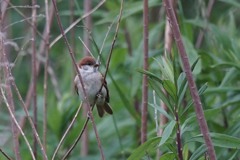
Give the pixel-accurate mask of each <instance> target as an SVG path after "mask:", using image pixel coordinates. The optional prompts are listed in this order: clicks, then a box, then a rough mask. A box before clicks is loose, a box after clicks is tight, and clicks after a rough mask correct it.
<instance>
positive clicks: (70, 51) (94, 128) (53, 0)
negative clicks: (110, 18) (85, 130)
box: [52, 0, 105, 160]
mask: <svg viewBox="0 0 240 160" xmlns="http://www.w3.org/2000/svg"><path fill="white" fill-rule="evenodd" d="M52 3H53V6H54V9H55V14H56V18H57V23H58V26H59V29H60V31H61V34H62V36H63V39H64V42H65V44H66V45H67V49H68V52H69V54H70V57H71V59H72V63H73V65H74V67H75V70H76V72H77V74H78V78H79V80H80V83H81V85H82V88H83V94H84V99H85V100H86V103H87V106H88V114H89V117H90V120H91V122H92V125H93V130H94V133H95V136H96V139H97V142H98V148H99V151H100V153H101V158H102V160H104V159H105V157H104V154H103V150H102V145H101V142H100V139H99V136H98V132H97V127H96V125H95V121H94V117H93V115H92V110H91V106H90V104H89V101H88V99H87V96H86V95H87V94H86V90H85V88H84V84H83V80H82V76H81V73H80V71H79V70H78V66H77V64H76V60H75V57H74V54H73V52H72V49H71V47H70V44H69V42H68V40H67V37H66V34H65V33H64V30H63V26H62V22H61V19H60V17H59V12H58V8H57V4H56V0H52Z"/></svg>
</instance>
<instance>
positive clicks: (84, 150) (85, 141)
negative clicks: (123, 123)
mask: <svg viewBox="0 0 240 160" xmlns="http://www.w3.org/2000/svg"><path fill="white" fill-rule="evenodd" d="M91 6H92V1H91V0H84V13H88V12H89V11H90V10H91ZM84 22H85V27H86V30H84V39H83V40H84V43H85V47H83V53H84V56H87V55H90V54H89V52H88V50H87V49H86V48H90V39H89V34H88V32H89V31H91V28H92V16H91V15H89V16H87V17H86V18H85V21H84ZM87 112H88V108H87V106H86V104H83V117H86V115H87ZM87 154H88V128H87V127H86V129H85V130H84V132H83V135H82V143H81V155H82V156H86V155H87Z"/></svg>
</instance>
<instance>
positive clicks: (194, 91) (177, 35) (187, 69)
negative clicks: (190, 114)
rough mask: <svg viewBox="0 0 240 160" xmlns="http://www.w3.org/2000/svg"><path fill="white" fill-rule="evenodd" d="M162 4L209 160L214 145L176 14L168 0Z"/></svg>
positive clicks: (212, 158)
mask: <svg viewBox="0 0 240 160" xmlns="http://www.w3.org/2000/svg"><path fill="white" fill-rule="evenodd" d="M164 6H165V10H166V12H167V16H168V18H169V22H170V24H171V27H172V31H173V35H174V38H175V41H176V44H177V47H178V50H179V54H180V57H181V60H182V63H183V69H184V72H185V73H186V77H187V80H188V85H189V89H190V93H191V96H192V99H193V103H194V106H195V112H196V116H197V120H198V124H199V126H200V130H201V133H202V134H203V138H204V141H205V144H206V146H207V149H208V154H209V157H210V159H211V160H216V154H215V150H214V147H213V144H212V140H211V137H210V135H209V130H208V126H207V122H206V119H205V117H204V112H203V108H202V103H201V100H200V97H199V94H198V91H197V87H196V84H195V82H194V79H193V75H192V71H191V67H190V64H189V60H188V57H187V54H186V50H185V48H184V45H183V41H182V37H181V33H180V29H179V26H178V23H177V19H176V15H175V13H174V11H173V9H172V6H171V4H170V2H169V1H168V0H164Z"/></svg>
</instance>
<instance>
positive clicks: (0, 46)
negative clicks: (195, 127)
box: [0, 2, 21, 160]
mask: <svg viewBox="0 0 240 160" xmlns="http://www.w3.org/2000/svg"><path fill="white" fill-rule="evenodd" d="M5 3H7V2H2V4H3V5H4V4H5ZM7 5H8V4H6V6H5V7H7ZM0 7H2V6H0ZM5 11H6V10H4V12H5ZM2 15H5V13H2V8H0V17H1V18H0V32H1V34H2V35H0V57H1V58H0V63H1V64H3V68H4V75H5V79H6V82H5V85H6V86H5V89H6V93H7V101H8V103H9V106H10V109H11V110H12V112H13V114H15V106H14V102H13V94H12V89H11V85H10V79H11V78H13V77H10V75H9V73H8V66H9V65H10V64H9V63H8V60H7V55H6V54H7V53H8V52H7V53H6V50H5V44H4V42H5V37H4V36H3V23H4V22H3V21H2V20H3V19H4V18H5V17H2ZM1 59H2V60H1ZM11 128H12V134H13V146H14V153H15V158H16V159H17V160H21V156H20V151H19V139H18V130H17V128H16V125H15V123H14V121H13V119H11Z"/></svg>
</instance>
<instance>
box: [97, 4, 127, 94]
mask: <svg viewBox="0 0 240 160" xmlns="http://www.w3.org/2000/svg"><path fill="white" fill-rule="evenodd" d="M123 4H124V0H122V1H121V6H120V13H119V16H118V21H117V26H116V30H115V34H114V37H113V41H112V45H111V48H110V51H109V54H108V59H107V64H106V70H105V74H104V77H103V82H105V80H106V76H107V72H108V69H109V64H110V60H111V57H112V52H113V48H114V45H115V42H116V40H117V36H118V30H119V26H120V22H121V18H122V12H123ZM103 84H104V83H102V86H101V88H100V89H99V93H100V92H101V90H102V87H103Z"/></svg>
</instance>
